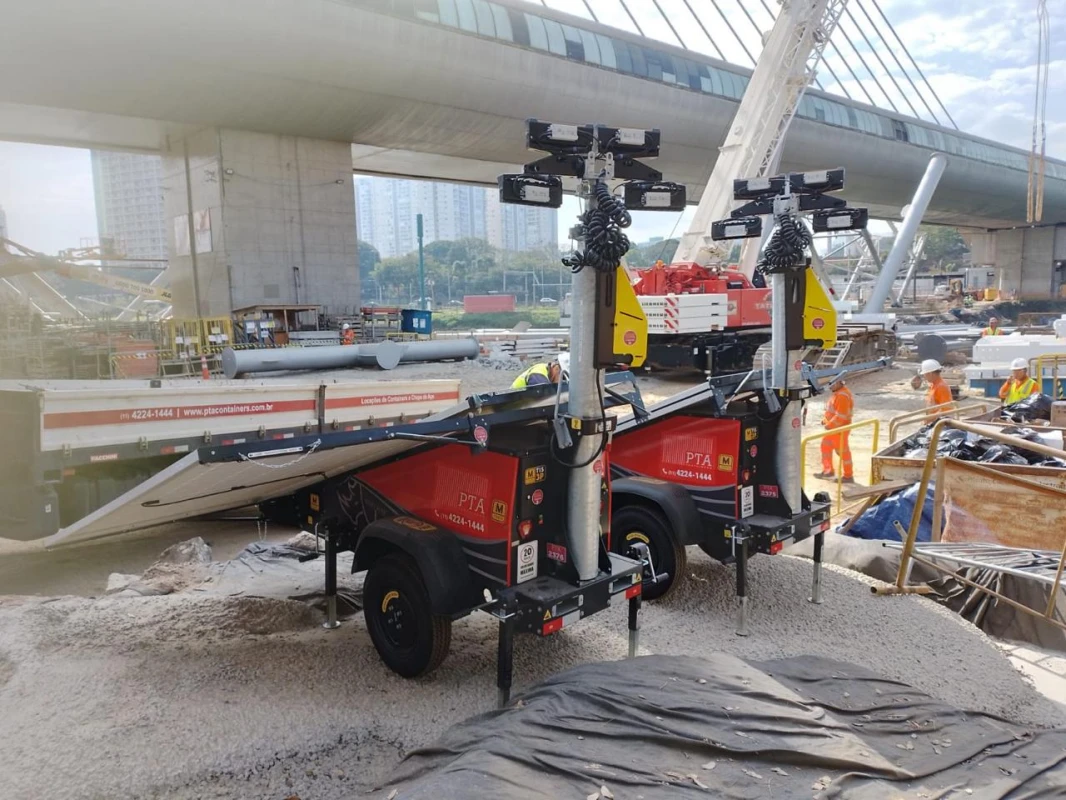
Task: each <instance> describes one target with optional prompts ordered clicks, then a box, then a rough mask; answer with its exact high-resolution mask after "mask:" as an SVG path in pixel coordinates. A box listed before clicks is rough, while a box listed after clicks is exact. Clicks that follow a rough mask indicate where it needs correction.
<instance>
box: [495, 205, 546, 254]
mask: <svg viewBox="0 0 1066 800" xmlns="http://www.w3.org/2000/svg"><path fill="white" fill-rule="evenodd" d="M485 218H486V220H487V222H486V227H487V229H488V237H487V238H488V240H489V244H491V245H492V246H493V247H497V248H499V249H501V250H511V251H513V252H522V251H525V250H540V249H543V248H546V247H550V248H552V249H554V248H556V247H557V246H558V244H559V228H558V225H559V213H558V211H557V210H556V209H554V208H534V207H533V206H517V205H512V204H510V203H501V202H500V199H499V196H498V195H497V194H496V192H489V193H488V196H487V198H486V210H485Z"/></svg>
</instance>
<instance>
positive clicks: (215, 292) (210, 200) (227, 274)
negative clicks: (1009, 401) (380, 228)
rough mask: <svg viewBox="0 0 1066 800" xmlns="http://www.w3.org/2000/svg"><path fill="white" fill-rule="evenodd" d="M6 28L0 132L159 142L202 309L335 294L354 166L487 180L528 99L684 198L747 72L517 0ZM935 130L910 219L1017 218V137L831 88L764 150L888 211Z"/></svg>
mask: <svg viewBox="0 0 1066 800" xmlns="http://www.w3.org/2000/svg"><path fill="white" fill-rule="evenodd" d="M4 32H5V36H4V39H5V44H4V47H3V48H0V67H2V68H3V72H4V74H5V75H8V76H16V77H15V79H9V80H5V81H4V82H2V83H0V137H2V138H7V139H14V140H19V141H34V142H47V143H61V144H71V145H77V146H83V147H113V148H122V149H137V150H144V151H161V152H162V153H163V155H164V157H165V162H164V163H165V169H164V172H165V175H166V177H165V180H166V190H167V214H168V217H170V218H171V220H172V221H173V223H174V231H175V232H174V234H173V235H174V240H173V241H172V248H173V251H172V256H173V258H172V267H171V273H172V281H173V288H174V294H175V301H176V302H175V305H176V308H177V309H179V310H180V309H190V310H192V311H198V312H199V313H200V314H204V315H206V314H211V313H216V312H218V313H221V312H222V311H224V310H228V306H229V303H230V302H233V303H235V304H237V305H249V304H251V303H252V302H271V301H275V300H276V301H279V302H280V301H287V302H293V301H300V300H303V301H309V300H310V301H315V302H327V303H328V302H329V301H330V300H332V301H333V302H334V303H336V304H337V305H349V306H350V305H354V304H355V303H356V302H357V301H358V289H357V285H356V284H357V278H356V277H355V276H354V264H355V260H356V259H355V252H354V248H355V239H354V226H353V225H351V218H352V216H354V207H353V205H354V204H353V200H352V191H351V172H352V167H353V164H354V167H355V169H356V170H357V171H360V172H371V173H379V174H390V175H404V176H417V177H431V178H443V179H450V180H464V181H474V182H485V183H490V182H494V181H495V176H496V174H497V173H498V172H501V171H504V170H507V169H512V168H513V167H514V165H515V164H518V163H521V162H522V161H524V160H527V159H528V158H529V154H527V153H526V152H525V151H524V150H523V149H522V146H521V142H522V139H523V137H522V132H523V120H524V119H525V118H527V117H529V116H537V117H541V118H545V119H553V120H561V121H585V120H602V121H605V122H608V123H610V124H617V125H623V126H634V127H649V126H655V127H659V128H660V129H662V131H663V158H661V159H660V160H659V163H658V164H657V166H658V168H659V169H661V170H662V171H663V172H664V173H665V174H666V176H667V177H668V178H671V179H674V180H680V181H684V182H685V183H687V184H688V185H689V187H690V198H691V199H693V200H695V199H696V198H697V197H698V196H699V193H700V191H701V190H702V187H703V184H704V182H705V181H706V179H707V176H708V175H709V174H710V170H711V168H712V166H713V163H714V159H715V157H716V153H717V147H718V145H719V144H720V143H721V141H722V140H723V138H724V136H725V132H726V129H727V126H728V125H729V123H730V121H731V119H732V117H733V114H734V112H735V109H736V105H737V102H738V100H739V97H740V95H741V94H742V92H743V89H744V85H745V83H746V80H747V76H748V74H749V73H748V71H747V70H745V69H743V68H740V67H736V66H733V65H729V64H726V63H724V62H721V61H716V60H715V59H712V58H708V57H705V56H698V55H697V54H694V53H692V52H691V51H687V50H682V49H680V48H675V47H671V46H669V45H666V44H663V43H660V42H653V41H651V40H648V39H643V38H641V37H637V36H633V35H630V34H627V33H624V32H621V31H618V30H616V29H613V28H609V27H606V26H602V25H598V24H596V23H592V22H589V21H587V20H583V19H579V18H577V17H571V16H569V15H565V14H561V13H558V12H553V11H549V10H548V9H545V8H541V7H538V6H535V5H530V4H526V3H520V2H515V0H493V2H483V0H477V2H476V3H475V2H474V0H440V1H439V2H437V0H227V2H225V3H214V2H209V1H208V0H186V2H183V3H180V4H179V3H173V2H170V1H169V0H142V1H141V2H132V1H131V2H113V3H100V4H91V3H84V2H78V1H77V0H36V2H34V3H32V4H23V5H22V6H21V7H20V8H19V10H18V11H17V12H15V13H11V14H9V15H7V17H6V19H5V31H4ZM933 150H942V151H944V152H947V153H948V154H949V155H951V163H950V165H949V167H948V171H947V174H946V175H945V177H944V179H943V181H942V182H941V185H940V188H939V190H938V192H937V194H936V196H935V198H934V200H933V203H932V206H931V209H930V213H929V215H928V217H927V218H928V219H930V220H932V221H939V222H945V223H951V224H956V225H961V226H969V227H975V228H983V229H988V228H1013V227H1015V226H1018V225H1024V218H1025V187H1026V181H1027V175H1026V154H1025V153H1024V151H1020V150H1017V149H1014V148H1009V147H1006V146H1003V145H999V144H996V143H994V142H988V141H985V140H981V139H977V138H974V137H968V136H965V135H962V134H959V133H958V132H956V131H953V130H949V129H944V128H939V127H937V126H935V125H932V124H930V123H926V122H922V121H920V120H915V119H911V118H907V117H902V116H900V115H898V114H894V113H892V114H890V113H887V112H884V111H882V110H879V109H875V108H873V107H870V106H865V105H862V104H858V103H853V102H850V101H846V100H843V99H841V98H837V97H835V96H829V95H824V94H820V93H817V92H810V93H808V96H807V97H806V98H805V99H804V102H803V106H802V107H801V109H800V115H799V116H798V117H797V119H796V120H795V122H794V123H793V126H792V129H791V131H790V133H789V136H788V139H787V143H786V146H785V151H784V157H783V167H784V168H786V169H805V168H815V167H825V166H837V165H843V166H845V167H847V168H848V183H849V186H848V197H849V199H850V200H852V201H853V202H854V203H856V204H863V205H866V206H868V207H870V209H871V211H872V213H874V214H875V215H878V216H883V217H887V218H893V217H898V216H899V212H900V208H901V207H902V206H903V205H904V204H905V203H906V202H907V201H908V200H909V198H910V196H911V194H912V192H913V190H914V186H915V185H916V183H917V181H918V179H919V178H920V175H921V172H922V170H923V168H924V166H925V163H926V161H927V159H928V156H929V153H930V152H932V151H933ZM1047 169H1048V178H1047V189H1046V199H1045V204H1044V219H1045V221H1047V222H1053V223H1054V222H1063V221H1066V163H1063V162H1061V161H1052V162H1050V163H1049V164H1048V168H1047ZM190 211H191V212H192V213H191V214H190ZM190 219H191V220H192V224H191V225H189V224H188V223H189V220H190ZM182 228H185V231H186V232H184V233H183V232H182V231H181V229H182ZM1046 230H1047V232H1046V233H1036V234H1026V233H1017V234H1012V235H1016V236H1020V237H1023V241H1022V242H1021V245H1020V247H1019V248H1017V250H1018V256H1017V257H1018V259H1022V260H1024V258H1025V251H1026V250H1027V249H1028V251H1029V253H1030V255H1029V256H1028V258H1029V259H1030V261H1031V260H1032V259H1033V258H1034V257H1035V258H1037V260H1038V261H1039V262H1040V263H1039V264H1035V263H1034V264H1033V265H1031V267H1030V271H1031V272H1033V270H1038V272H1039V274H1037V272H1033V276H1034V277H1033V278H1032V279H1031V281H1030V283H1031V284H1032V286H1033V287H1037V286H1038V285H1040V284H1041V283H1042V282H1043V281H1044V277H1045V275H1046V274H1050V269H1051V266H1050V258H1051V256H1052V255H1056V256H1057V255H1058V253H1057V252H1055V242H1054V239H1055V232H1054V230H1053V229H1052V228H1048V229H1046ZM1030 235H1033V236H1036V237H1037V238H1039V239H1040V242H1041V243H1040V245H1039V246H1038V247H1036V248H1035V249H1034V247H1033V246H1027V244H1026V242H1025V241H1024V238H1025V237H1027V236H1030ZM1049 237H1050V238H1049ZM996 238H997V239H998V238H999V237H996ZM193 239H195V240H196V241H197V242H198V246H197V248H196V257H193V255H192V254H191V253H190V252H189V251H190V250H192V248H190V247H189V242H190V241H191V240H193ZM1044 239H1048V242H1047V243H1046V244H1047V246H1046V247H1045V243H1044ZM989 241H990V244H988V245H987V246H986V248H985V249H986V250H987V251H988V253H989V254H990V255H988V257H987V260H988V261H989V262H999V261H1002V260H1003V258H1006V256H1003V257H1002V258H1001V257H1000V256H999V255H997V254H996V253H995V250H996V249H997V248H996V247H995V240H989ZM1063 247H1064V248H1066V241H1064V242H1063ZM1045 250H1046V251H1047V253H1046V255H1047V259H1045V258H1044V256H1045V253H1044V251H1045ZM1010 252H1011V256H1010V258H1011V259H1014V258H1015V254H1014V249H1011V250H1010ZM1033 253H1036V256H1034V255H1033ZM1061 257H1066V253H1063V254H1062V256H1061ZM1045 260H1046V261H1048V264H1047V267H1046V270H1045V268H1044V267H1043V266H1042V265H1043V263H1044V261H1045ZM194 261H195V262H196V263H193V262H194ZM1001 266H1003V267H1004V269H1009V270H1014V269H1015V265H1014V264H1013V261H1012V263H1011V264H1006V263H1003V264H1002V265H1001ZM1016 271H1017V273H1018V275H1017V283H1018V284H1019V286H1020V285H1021V283H1022V282H1023V273H1024V272H1025V265H1024V264H1022V263H1019V264H1018V265H1017V269H1016ZM1047 288H1048V290H1050V288H1051V286H1050V284H1049V286H1048V287H1047ZM301 294H302V296H301ZM249 301H250V302H249Z"/></svg>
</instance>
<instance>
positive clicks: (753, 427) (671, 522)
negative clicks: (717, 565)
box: [611, 381, 830, 599]
mask: <svg viewBox="0 0 1066 800" xmlns="http://www.w3.org/2000/svg"><path fill="white" fill-rule="evenodd" d="M771 406H772V403H771V404H768V403H767V401H766V396H765V395H764V394H761V393H759V392H750V391H749V392H747V393H745V394H743V395H742V396H741V397H740V398H739V399H734V400H733V401H732V402H725V401H724V398H723V395H722V393H721V392H720V391H717V390H716V389H715V388H714V386H713V381H712V383H711V384H710V385H706V386H701V387H698V388H697V389H694V390H691V391H690V392H687V393H683V394H681V395H678V396H677V397H675V398H671V399H670V400H667V401H665V402H664V403H663V404H661V405H660V406H659V407H656V408H652V409H649V410H648V411H646V412H644V413H641V414H638V415H635V416H633V417H632V418H629V419H626V420H623V421H622V422H621V423H619V425H618V429H617V431H616V433H615V436H614V441H613V443H612V445H611V473H612V476H613V482H612V505H613V518H612V531H613V536H614V542H613V544H614V548H615V550H616V551H617V552H623V553H624V552H627V551H628V550H629V549H630V548H631V547H632V546H633V545H634V544H635V543H638V542H639V543H641V544H643V545H645V546H647V548H648V550H649V551H650V554H651V561H652V565H653V568H654V569H655V570H657V571H661V572H665V573H667V574H668V575H669V576H671V578H668V579H667V580H666V581H665V582H646V583H645V587H644V594H645V598H646V599H654V598H656V597H661V596H663V595H665V594H666V593H667V592H669V591H670V589H671V588H672V587H673V581H672V578H673V576H676V575H678V574H681V573H682V572H683V571H684V568H685V548H686V547H687V546H690V545H697V546H699V547H700V549H702V550H703V551H704V552H705V553H707V554H708V555H710V556H711V557H712V558H715V559H717V560H719V561H721V562H723V563H736V565H737V592H738V596H740V597H742V598H743V597H744V596H746V579H747V578H746V574H745V573H746V565H747V559H748V557H749V556H751V555H754V554H755V553H767V554H770V555H773V554H776V553H778V552H780V550H781V549H782V548H783V547H784V546H785V545H786V544H787V543H791V542H798V541H802V540H803V539H806V538H808V537H809V536H811V535H817V536H818V540H817V542H818V544H820V541H821V534H822V533H824V531H825V530H827V529H828V527H829V513H830V512H829V502H828V497H825V496H822V495H819V496H816V497H815V499H814V500H813V501H812V500H811V499H809V498H807V497H806V495H803V497H802V507H800V508H796V509H792V508H789V506H788V504H787V503H786V502H785V500H784V499H783V498H782V491H781V487H780V484H779V477H778V474H777V464H776V463H775V462H776V458H775V455H776V454H775V447H774V442H775V441H776V439H777V436H778V427H779V425H780V424H781V420H782V415H781V413H780V412H776V413H774V412H771V411H769V407H771ZM816 550H817V551H818V555H819V556H820V550H821V548H820V547H817V548H816Z"/></svg>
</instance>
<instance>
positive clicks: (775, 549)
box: [770, 542, 785, 556]
mask: <svg viewBox="0 0 1066 800" xmlns="http://www.w3.org/2000/svg"><path fill="white" fill-rule="evenodd" d="M784 546H785V543H784V542H773V543H772V544H771V545H770V555H772V556H776V555H777V554H778V553H780V552H781V548H782V547H784Z"/></svg>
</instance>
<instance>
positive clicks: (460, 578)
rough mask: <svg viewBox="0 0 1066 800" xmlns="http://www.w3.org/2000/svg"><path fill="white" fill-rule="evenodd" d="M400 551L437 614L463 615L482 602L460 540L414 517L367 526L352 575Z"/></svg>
mask: <svg viewBox="0 0 1066 800" xmlns="http://www.w3.org/2000/svg"><path fill="white" fill-rule="evenodd" d="M397 550H398V551H400V552H402V553H405V554H407V555H408V556H410V557H411V558H412V559H414V561H415V563H416V564H417V565H418V570H419V572H421V573H422V580H423V581H424V582H425V584H426V591H427V592H429V600H430V603H431V604H432V607H433V613H434V614H439V615H441V616H452V615H455V614H461V613H463V612H466V611H469V610H470V609H471V608H473V607H474V606H476V605H478V604H479V603H480V602H482V601H481V599H480V597H479V596H478V594H477V593H476V592H475V591H474V590H473V588H472V585H471V581H470V572H469V569H468V568H467V563H466V556H465V555H464V554H463V549H462V546H461V545H460V543H459V540H458V539H457V538H456V537H455V536H454V535H453V534H451V533H449V532H448V531H446V530H444V529H442V528H438V527H437V526H436V525H433V524H432V523H429V522H426V521H425V520H421V519H417V518H415V517H391V518H387V519H379V520H376V521H374V522H372V523H370V524H369V525H367V526H366V528H364V529H363V531H362V533H361V534H360V536H359V541H358V543H357V544H356V546H355V558H354V560H353V562H352V572H361V571H363V570H365V569H369V567H370V566H371V565H372V564H373V563H374V562H375V561H376V560H377V559H379V558H381V557H382V556H384V555H387V554H388V553H390V552H395V551H397Z"/></svg>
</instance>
